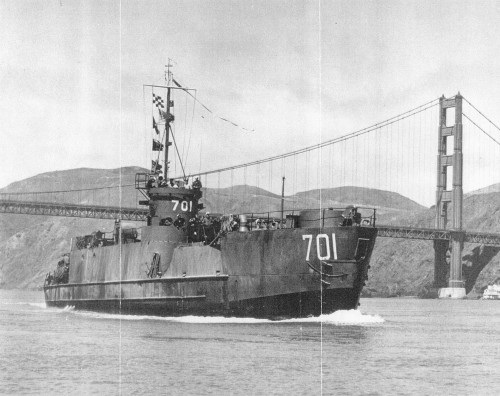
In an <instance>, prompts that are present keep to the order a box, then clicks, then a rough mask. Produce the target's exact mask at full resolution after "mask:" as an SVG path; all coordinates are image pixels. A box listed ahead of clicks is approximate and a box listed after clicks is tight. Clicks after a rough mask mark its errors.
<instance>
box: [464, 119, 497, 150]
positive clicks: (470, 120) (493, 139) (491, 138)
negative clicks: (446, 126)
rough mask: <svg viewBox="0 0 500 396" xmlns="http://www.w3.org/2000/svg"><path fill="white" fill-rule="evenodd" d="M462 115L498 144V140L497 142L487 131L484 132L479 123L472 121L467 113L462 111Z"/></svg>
mask: <svg viewBox="0 0 500 396" xmlns="http://www.w3.org/2000/svg"><path fill="white" fill-rule="evenodd" d="M462 115H463V116H464V117H465V118H467V119H468V120H469V121H470V122H472V123H473V124H474V125H475V126H476V127H477V128H478V129H479V130H481V131H482V132H483V133H484V134H485V135H486V136H488V137H489V138H490V139H491V140H493V141H494V142H495V143H496V144H498V145H499V146H500V142H498V141H497V140H496V139H495V138H494V137H493V136H491V135H490V134H489V133H488V132H486V131H485V130H484V129H483V128H481V127H480V126H479V125H477V124H476V123H475V122H474V121H472V120H471V119H470V118H469V117H468V116H467V114H465V113H462Z"/></svg>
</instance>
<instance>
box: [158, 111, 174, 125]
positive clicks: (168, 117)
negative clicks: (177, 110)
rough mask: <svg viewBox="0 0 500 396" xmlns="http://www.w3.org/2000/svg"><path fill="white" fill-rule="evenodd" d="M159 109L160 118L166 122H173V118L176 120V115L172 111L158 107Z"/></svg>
mask: <svg viewBox="0 0 500 396" xmlns="http://www.w3.org/2000/svg"><path fill="white" fill-rule="evenodd" d="M158 111H159V112H160V118H161V119H162V120H164V121H165V122H172V121H173V120H175V117H174V115H173V114H171V113H168V114H167V112H166V111H163V110H160V109H158Z"/></svg>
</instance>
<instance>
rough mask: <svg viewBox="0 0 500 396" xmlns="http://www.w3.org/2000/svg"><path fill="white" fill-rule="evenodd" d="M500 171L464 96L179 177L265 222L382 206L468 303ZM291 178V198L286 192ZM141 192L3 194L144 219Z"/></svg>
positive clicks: (21, 202) (491, 126) (493, 139)
mask: <svg viewBox="0 0 500 396" xmlns="http://www.w3.org/2000/svg"><path fill="white" fill-rule="evenodd" d="M327 134H328V131H325V133H324V134H322V137H323V138H324V137H325V136H326V135H327ZM436 142H437V144H436ZM175 161H176V160H175V159H174V160H173V163H172V164H170V165H169V168H172V169H175V168H176V164H175ZM178 161H180V158H179V159H178ZM164 165H165V164H164ZM499 166H500V128H499V127H498V126H497V125H496V124H495V123H494V122H493V121H492V120H491V119H490V118H489V117H488V116H486V115H485V114H483V112H481V111H480V110H479V109H478V108H477V107H475V106H474V105H473V104H472V103H470V102H469V101H468V100H467V99H466V98H464V97H463V96H461V95H460V93H459V94H457V95H455V96H453V97H450V98H445V97H440V98H436V99H434V100H432V101H430V102H428V103H425V104H423V105H421V106H418V107H415V108H413V109H411V110H408V111H406V112H404V113H400V114H399V115H397V116H394V117H392V118H389V119H387V120H385V121H382V122H379V123H377V124H374V125H371V126H369V127H367V128H363V129H360V130H357V131H355V132H352V133H349V134H345V135H342V136H340V137H334V138H331V139H323V140H322V141H321V142H320V143H318V144H315V145H312V146H309V147H305V148H302V149H299V150H296V151H292V152H288V153H284V154H279V155H275V156H272V157H269V158H265V159H261V160H256V161H252V162H246V163H242V164H240V165H235V166H231V167H227V168H222V169H215V170H210V171H207V172H197V173H194V172H193V173H191V174H188V175H180V176H179V177H183V178H184V177H187V178H190V179H192V178H194V177H198V178H200V179H201V180H202V181H203V185H204V187H205V189H206V194H205V199H206V200H207V201H209V204H210V208H211V210H212V211H214V212H217V211H224V209H227V208H228V204H229V203H231V202H234V200H235V199H236V197H237V196H239V197H240V198H242V197H243V198H245V197H246V199H247V201H248V200H249V199H250V201H251V202H247V203H246V207H247V208H258V207H259V208H262V207H267V209H268V210H267V215H268V216H269V214H270V213H272V212H274V213H276V212H279V211H280V210H279V202H280V198H281V195H283V200H284V202H285V208H284V209H283V210H284V211H286V212H287V213H289V212H294V211H297V210H300V209H301V208H306V207H312V206H313V205H315V204H316V206H319V207H331V206H335V205H337V207H338V206H339V205H341V204H342V203H344V202H349V203H352V204H355V205H356V206H375V208H376V210H377V219H376V221H377V228H378V230H379V237H388V238H405V239H423V240H433V241H434V273H435V284H436V286H437V287H441V288H442V289H441V290H442V291H441V297H450V298H461V297H464V296H465V288H464V280H463V278H462V251H463V245H464V243H476V244H483V245H487V246H490V247H491V248H492V249H494V250H495V249H496V250H495V252H497V251H499V250H500V225H499V224H496V223H494V222H493V223H492V222H489V223H488V222H487V221H486V222H482V223H481V224H480V223H479V222H477V221H476V222H475V221H474V220H473V219H472V217H473V216H472V215H473V214H474V213H477V212H481V211H484V208H486V207H487V205H486V204H487V203H491V201H492V200H493V201H494V200H496V202H497V203H498V205H497V209H496V210H498V207H500V200H499V199H498V196H500V184H498V183H500V175H499V173H498V169H500V168H499ZM285 179H286V180H287V195H286V196H285V195H284V194H279V193H280V190H282V188H283V187H284V185H283V183H284V180H285ZM496 183H497V184H496ZM495 184H496V186H495ZM251 185H252V186H253V187H250V186H251ZM136 187H137V186H136V184H135V183H132V182H131V183H128V184H120V185H114V186H103V187H99V188H94V187H92V188H87V189H66V190H65V189H58V188H54V189H53V190H51V191H34V192H29V193H27V192H19V191H11V190H9V191H8V192H3V193H1V194H0V213H16V214H28V215H44V216H67V217H81V218H94V219H117V218H120V219H124V220H132V221H145V220H146V218H147V215H148V210H147V209H144V208H143V207H140V205H138V204H140V202H141V201H140V198H141V196H140V195H139V192H138V191H140V189H139V190H138V189H137V188H136ZM4 191H5V189H4ZM209 191H210V193H208V192H209ZM464 191H465V192H466V193H465V194H464ZM264 192H267V194H265V193H264ZM384 192H391V193H392V194H391V195H387V194H385V195H384ZM238 194H240V195H238ZM123 197H128V198H127V199H124V198H123ZM374 197H378V199H379V202H377V204H374V201H373V200H374ZM282 202H283V201H282ZM134 203H135V204H134ZM464 203H465V205H464ZM464 207H465V210H466V213H465V216H464ZM256 210H257V209H255V210H254V209H252V211H253V212H256ZM283 210H282V211H281V212H282V214H281V215H283ZM250 211H251V210H250V209H249V210H248V211H246V212H250ZM233 213H234V212H233ZM259 215H260V216H262V215H263V214H262V213H260V214H259ZM488 215H489V214H488V213H483V216H482V218H485V216H488ZM373 220H374V221H375V218H374V219H373ZM485 224H488V225H486V226H485ZM448 274H449V275H448Z"/></svg>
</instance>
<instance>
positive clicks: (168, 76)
mask: <svg viewBox="0 0 500 396" xmlns="http://www.w3.org/2000/svg"><path fill="white" fill-rule="evenodd" d="M170 60H171V59H170V58H168V62H167V65H166V68H167V70H166V73H165V83H166V84H165V85H166V86H167V108H166V110H167V114H166V116H165V168H164V169H163V177H164V178H165V181H167V180H168V178H167V175H168V146H169V145H170V142H169V138H170V105H171V103H170V91H171V89H170V86H171V81H172V72H171V71H170V68H171V67H172V65H171V64H170Z"/></svg>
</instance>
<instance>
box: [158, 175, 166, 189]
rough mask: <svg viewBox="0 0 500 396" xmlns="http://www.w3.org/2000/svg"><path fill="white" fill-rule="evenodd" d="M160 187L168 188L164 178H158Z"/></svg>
mask: <svg viewBox="0 0 500 396" xmlns="http://www.w3.org/2000/svg"><path fill="white" fill-rule="evenodd" d="M158 187H167V182H166V181H165V180H164V179H163V176H160V177H158Z"/></svg>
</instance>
